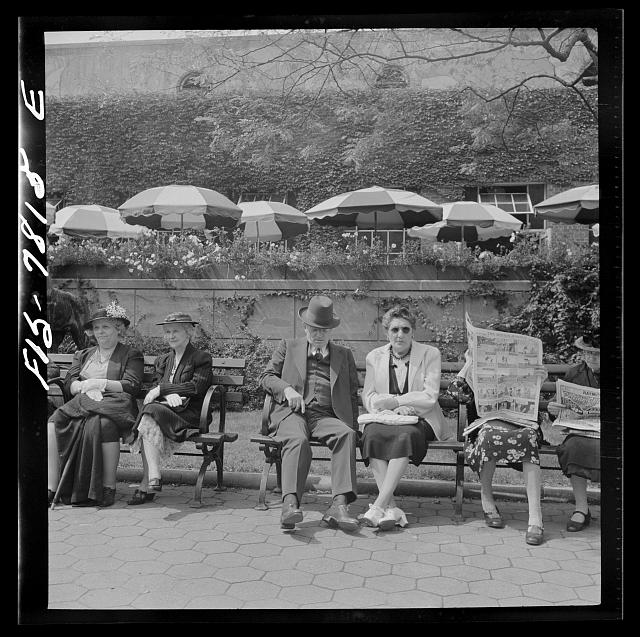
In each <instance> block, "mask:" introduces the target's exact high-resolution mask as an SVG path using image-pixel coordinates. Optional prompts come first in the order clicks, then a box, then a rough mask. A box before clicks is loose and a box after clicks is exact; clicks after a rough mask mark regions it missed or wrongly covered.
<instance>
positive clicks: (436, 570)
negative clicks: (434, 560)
mask: <svg viewBox="0 0 640 637" xmlns="http://www.w3.org/2000/svg"><path fill="white" fill-rule="evenodd" d="M440 570H441V569H440V567H439V566H432V565H430V564H422V563H420V562H404V563H403V564H394V565H393V567H392V569H391V572H392V573H393V574H394V575H402V576H403V577H413V578H415V579H420V578H421V577H439V576H440Z"/></svg>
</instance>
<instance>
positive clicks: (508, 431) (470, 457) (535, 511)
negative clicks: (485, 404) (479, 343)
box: [449, 350, 546, 545]
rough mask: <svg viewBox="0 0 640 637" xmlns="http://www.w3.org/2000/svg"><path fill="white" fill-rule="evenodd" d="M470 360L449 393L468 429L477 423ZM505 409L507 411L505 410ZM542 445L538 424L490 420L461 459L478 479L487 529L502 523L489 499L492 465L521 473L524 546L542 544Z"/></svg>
mask: <svg viewBox="0 0 640 637" xmlns="http://www.w3.org/2000/svg"><path fill="white" fill-rule="evenodd" d="M472 373H473V356H472V353H471V350H467V351H466V352H465V364H464V366H463V368H462V369H461V370H460V372H458V376H457V378H456V379H455V380H454V381H452V383H451V385H450V387H449V392H450V393H452V394H456V395H457V396H459V397H460V399H461V401H462V402H464V403H467V417H468V422H469V424H470V425H471V423H473V422H474V421H476V420H478V412H477V410H476V406H475V400H474V398H475V396H474V392H473V386H474V383H473V378H472V375H473V374H472ZM534 373H535V374H538V373H540V374H541V375H542V374H544V375H545V376H546V371H543V368H539V367H538V366H536V365H534ZM507 408H509V407H507ZM542 442H543V438H542V431H541V429H540V422H539V417H538V421H537V422H535V421H532V422H531V423H530V426H523V425H517V424H513V423H512V422H507V421H506V420H502V419H499V418H497V417H496V418H490V419H488V420H486V422H484V423H483V424H481V425H480V426H479V427H477V428H476V429H474V430H473V431H470V432H469V434H468V436H467V445H466V447H465V458H466V461H467V464H468V465H469V467H471V469H473V470H474V471H475V472H476V473H477V474H478V475H479V477H480V498H481V501H482V510H483V513H484V519H485V523H486V525H487V526H488V527H489V528H492V529H501V528H504V526H505V522H504V519H503V518H502V515H501V514H500V511H499V510H498V507H497V506H496V503H495V500H494V497H493V487H492V482H493V475H494V472H495V470H496V465H501V466H506V467H509V468H511V469H516V470H517V471H522V472H523V474H524V481H525V485H526V491H527V500H528V503H529V521H528V527H527V532H526V536H525V541H526V543H527V544H532V545H538V544H542V541H543V536H544V526H543V523H542V507H541V504H540V492H541V483H542V479H541V471H540V457H539V452H538V450H539V446H540V444H541V443H542Z"/></svg>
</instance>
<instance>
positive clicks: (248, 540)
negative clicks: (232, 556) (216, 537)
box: [225, 531, 267, 544]
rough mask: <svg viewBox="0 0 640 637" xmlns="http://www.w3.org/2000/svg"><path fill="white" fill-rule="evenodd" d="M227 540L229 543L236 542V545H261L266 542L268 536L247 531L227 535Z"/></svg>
mask: <svg viewBox="0 0 640 637" xmlns="http://www.w3.org/2000/svg"><path fill="white" fill-rule="evenodd" d="M225 539H226V540H228V541H229V542H235V543H236V544H259V543H261V542H265V541H266V539H267V536H266V535H264V534H262V533H252V532H249V531H247V532H245V533H237V532H234V533H227V535H226V536H225Z"/></svg>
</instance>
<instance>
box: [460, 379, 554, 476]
mask: <svg viewBox="0 0 640 637" xmlns="http://www.w3.org/2000/svg"><path fill="white" fill-rule="evenodd" d="M464 384H465V385H466V389H467V391H466V394H467V396H466V399H467V400H468V401H469V402H468V404H467V422H468V423H469V424H471V423H472V422H473V421H474V420H476V419H477V418H478V412H477V410H476V405H475V400H474V395H473V391H472V390H471V388H470V387H469V386H468V385H467V384H466V382H465V383H464ZM538 424H539V423H538ZM541 444H545V442H544V439H543V437H542V430H541V429H540V426H538V428H537V429H535V430H534V429H529V428H528V427H519V426H517V425H514V424H512V423H509V422H506V421H504V420H499V419H494V420H490V421H488V422H486V423H485V424H484V425H482V427H480V428H479V429H476V430H475V431H472V432H471V433H470V434H469V436H468V438H467V444H466V445H465V449H464V455H465V459H466V461H467V464H468V465H469V467H470V468H471V469H472V470H473V471H475V472H476V473H478V474H479V473H480V470H481V469H482V465H483V464H484V463H485V462H487V461H490V460H494V461H495V463H496V464H498V465H500V466H502V467H509V468H510V469H515V470H516V471H522V463H523V462H531V463H532V464H540V455H539V448H540V445H541Z"/></svg>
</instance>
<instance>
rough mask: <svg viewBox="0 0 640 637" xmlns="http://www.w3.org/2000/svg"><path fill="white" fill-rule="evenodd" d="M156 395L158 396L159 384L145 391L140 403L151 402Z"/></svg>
mask: <svg viewBox="0 0 640 637" xmlns="http://www.w3.org/2000/svg"><path fill="white" fill-rule="evenodd" d="M158 396H160V386H158V387H153V388H152V389H150V390H149V391H148V392H147V395H146V396H145V397H144V400H143V401H142V404H143V405H148V404H149V403H152V402H153V401H154V400H156V398H158Z"/></svg>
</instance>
